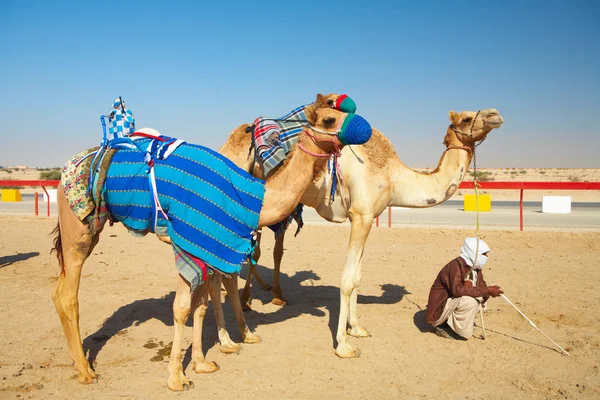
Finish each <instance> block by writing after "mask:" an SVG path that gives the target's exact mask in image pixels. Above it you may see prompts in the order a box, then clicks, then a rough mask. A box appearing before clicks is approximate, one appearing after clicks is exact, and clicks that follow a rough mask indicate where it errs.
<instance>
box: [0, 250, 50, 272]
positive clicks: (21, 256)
mask: <svg viewBox="0 0 600 400" xmlns="http://www.w3.org/2000/svg"><path fill="white" fill-rule="evenodd" d="M39 255H40V253H39V252H37V251H31V252H29V253H17V254H14V255H12V256H3V257H0V268H4V267H7V266H9V265H11V264H14V263H16V262H19V261H25V260H28V259H30V258H33V257H37V256H39Z"/></svg>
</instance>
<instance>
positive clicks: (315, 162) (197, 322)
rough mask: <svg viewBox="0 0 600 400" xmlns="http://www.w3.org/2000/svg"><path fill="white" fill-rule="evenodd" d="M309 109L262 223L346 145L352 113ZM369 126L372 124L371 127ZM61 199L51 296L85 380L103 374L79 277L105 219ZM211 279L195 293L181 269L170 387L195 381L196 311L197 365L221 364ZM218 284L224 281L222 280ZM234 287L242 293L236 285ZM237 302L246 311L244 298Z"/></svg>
mask: <svg viewBox="0 0 600 400" xmlns="http://www.w3.org/2000/svg"><path fill="white" fill-rule="evenodd" d="M306 114H307V118H308V125H307V126H306V127H304V129H303V131H302V133H300V135H299V143H300V144H301V145H298V146H297V147H296V148H295V149H294V151H293V152H292V153H290V157H288V158H287V160H286V161H285V163H284V165H282V166H280V167H279V168H278V169H277V170H276V171H275V172H274V173H273V174H272V176H270V177H269V179H268V180H267V181H266V182H265V184H264V186H265V194H264V200H263V203H262V208H261V209H260V213H259V215H258V227H262V226H267V225H271V224H274V223H277V222H279V221H281V220H282V219H283V218H284V217H286V216H287V215H289V214H290V213H291V212H292V210H294V208H295V207H296V206H297V205H298V201H299V200H300V197H301V196H302V194H303V193H304V191H305V190H306V188H307V187H308V185H310V184H311V182H313V180H314V177H315V176H318V175H320V174H321V173H322V172H323V171H324V169H325V167H326V162H327V159H328V158H329V156H330V155H331V154H333V153H334V152H338V151H339V149H340V148H342V147H343V145H342V144H341V143H340V141H339V139H338V137H337V136H336V133H337V131H336V132H333V130H334V129H335V128H336V127H339V124H341V123H342V122H343V120H344V119H345V118H346V116H347V115H348V114H345V113H342V112H339V111H336V110H333V109H331V108H319V107H318V106H317V105H315V107H312V108H310V109H307V111H306ZM367 126H368V125H367ZM368 129H369V130H370V127H369V128H368ZM230 168H231V167H230ZM239 172H241V173H244V172H243V171H239ZM57 201H58V208H59V217H58V225H57V227H56V230H55V233H56V237H55V239H54V250H55V251H56V252H57V258H58V262H59V266H60V274H59V277H58V281H57V284H56V287H55V289H54V291H53V293H52V299H53V301H54V304H55V307H56V310H57V312H58V315H59V318H60V321H61V324H62V327H63V330H64V334H65V338H66V341H67V347H68V350H69V355H70V357H71V359H72V360H73V363H74V367H75V369H76V371H77V380H78V381H79V382H80V383H82V384H89V383H93V382H97V378H98V376H97V375H96V373H95V372H94V371H93V370H92V368H91V366H90V364H89V362H88V360H87V359H86V357H85V354H84V351H83V347H82V341H81V334H80V329H79V303H78V292H79V282H80V278H81V271H82V267H83V264H84V262H85V260H86V259H87V258H88V257H89V255H90V254H91V253H92V250H93V248H94V246H95V245H96V244H97V243H98V241H99V239H100V233H101V231H102V229H103V227H104V225H105V222H106V221H105V220H104V221H102V222H101V223H100V224H99V226H98V227H97V229H93V230H92V229H91V228H92V226H90V224H89V223H88V222H87V221H84V222H82V221H80V220H79V218H77V216H76V215H75V214H74V212H73V211H72V209H71V208H70V205H69V202H68V200H67V198H66V195H65V193H64V189H63V187H62V186H60V187H59V190H58V198H57ZM167 212H168V210H167ZM129 228H130V227H129V226H128V229H129ZM157 236H158V238H159V239H160V240H161V241H162V242H165V243H170V242H171V238H170V237H169V236H159V235H158V234H157ZM213 278H214V281H216V282H220V279H221V277H220V274H218V272H215V273H214V275H213ZM211 280H213V279H211V275H208V276H207V277H206V280H205V281H204V282H203V283H202V284H201V285H200V286H199V287H198V288H197V289H196V290H195V291H194V292H193V293H191V292H190V283H189V282H187V281H186V280H185V279H183V277H182V276H181V275H179V279H178V284H177V289H176V295H175V300H174V302H173V313H174V327H175V329H174V330H175V333H174V340H173V347H172V351H171V356H170V361H169V367H168V370H169V377H168V380H167V386H168V387H169V389H171V390H174V391H181V390H187V389H189V388H191V387H193V385H192V383H191V382H190V380H189V379H188V378H187V377H186V375H185V373H184V371H183V366H182V357H183V354H182V352H181V346H182V338H183V327H184V325H185V323H186V321H187V318H188V316H189V314H190V312H191V313H192V314H193V343H192V364H193V369H194V371H195V372H197V373H206V372H214V371H216V370H217V369H218V366H217V365H216V364H215V363H214V362H208V361H206V360H205V358H204V354H203V353H202V346H201V338H202V322H203V317H204V315H205V313H206V309H207V304H208V293H209V292H213V293H214V291H213V290H211V287H212V288H214V287H215V286H216V285H214V283H211ZM226 281H234V279H226ZM216 287H217V288H218V287H220V283H219V284H218V286H216ZM235 289H236V293H237V285H236V287H235ZM217 295H218V292H217ZM213 304H215V302H213ZM237 304H238V309H239V311H240V313H241V307H239V304H240V303H239V300H238V301H237ZM215 317H216V320H217V323H218V324H219V325H220V326H222V325H224V321H223V315H222V310H221V309H220V301H219V302H218V305H216V307H215ZM243 334H244V337H243V339H244V341H248V342H256V341H257V338H258V337H257V336H255V335H253V334H252V333H251V332H250V331H249V330H248V329H246V330H245V331H244V332H243ZM234 347H235V346H234Z"/></svg>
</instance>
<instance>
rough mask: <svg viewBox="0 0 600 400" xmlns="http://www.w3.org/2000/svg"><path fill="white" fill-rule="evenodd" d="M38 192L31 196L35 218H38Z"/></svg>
mask: <svg viewBox="0 0 600 400" xmlns="http://www.w3.org/2000/svg"><path fill="white" fill-rule="evenodd" d="M38 196H39V195H38V192H35V194H34V195H33V209H34V211H35V216H36V217H37V216H38Z"/></svg>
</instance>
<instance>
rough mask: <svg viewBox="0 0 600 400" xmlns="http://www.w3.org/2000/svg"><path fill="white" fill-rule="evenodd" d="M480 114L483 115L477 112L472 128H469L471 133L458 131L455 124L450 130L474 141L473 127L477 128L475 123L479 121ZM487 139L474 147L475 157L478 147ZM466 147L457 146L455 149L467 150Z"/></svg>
mask: <svg viewBox="0 0 600 400" xmlns="http://www.w3.org/2000/svg"><path fill="white" fill-rule="evenodd" d="M479 114H481V110H479V111H477V114H475V118H473V121H471V126H470V127H469V133H467V132H463V131H461V130H460V129H458V128H457V127H456V126H455V125H454V124H451V125H450V128H451V129H452V130H453V131H454V133H456V134H458V135H461V136H463V137H467V138H468V139H473V127H474V126H475V121H477V118H478V117H479ZM485 139H487V136H486V137H484V138H483V140H481V141H480V142H477V143H475V144H474V145H473V156H475V149H476V148H477V147H479V145H480V144H481V143H483V142H484V141H485ZM464 147H466V146H463V147H460V146H456V147H453V148H457V149H464V150H466V148H464Z"/></svg>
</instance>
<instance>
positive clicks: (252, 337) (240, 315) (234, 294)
mask: <svg viewBox="0 0 600 400" xmlns="http://www.w3.org/2000/svg"><path fill="white" fill-rule="evenodd" d="M223 286H225V290H227V296H229V301H230V302H231V307H232V308H233V312H234V313H235V320H236V322H237V325H238V328H239V330H240V333H241V334H242V340H243V341H244V343H248V344H251V343H258V342H260V337H259V336H258V335H256V334H254V333H252V331H251V330H250V328H248V325H247V324H246V318H244V311H243V310H242V306H241V304H242V303H241V302H240V296H239V293H238V277H237V275H233V276H232V277H231V278H225V279H223ZM221 313H222V311H221Z"/></svg>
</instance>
